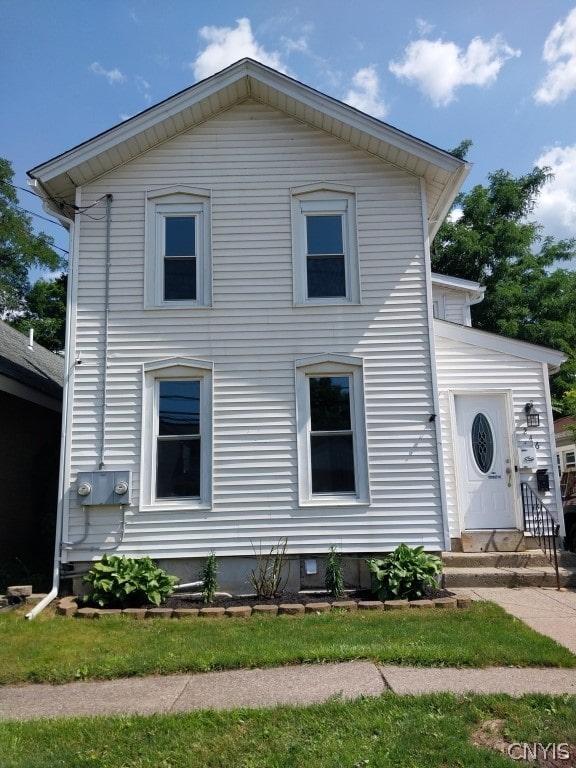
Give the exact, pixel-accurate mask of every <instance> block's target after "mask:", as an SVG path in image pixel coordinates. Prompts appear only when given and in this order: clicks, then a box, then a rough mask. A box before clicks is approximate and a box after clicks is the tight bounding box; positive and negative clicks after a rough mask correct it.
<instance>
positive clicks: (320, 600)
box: [56, 588, 471, 618]
mask: <svg viewBox="0 0 576 768" xmlns="http://www.w3.org/2000/svg"><path fill="white" fill-rule="evenodd" d="M470 602H471V598H470V597H468V596H463V595H460V596H458V597H456V596H455V595H454V594H453V593H452V592H449V591H448V590H445V589H431V588H428V589H426V591H425V594H424V595H423V597H422V598H420V599H419V600H386V601H381V600H375V599H374V596H373V594H372V593H371V592H369V591H368V590H357V591H349V592H346V593H345V594H344V595H343V596H342V597H341V598H334V597H332V596H331V595H329V594H328V593H327V592H286V593H284V594H282V595H280V596H279V597H275V598H268V599H266V598H262V597H258V596H256V595H239V596H232V597H230V596H224V595H217V596H216V597H215V598H214V600H213V602H211V603H204V602H202V599H201V597H200V596H199V595H198V594H188V595H187V594H180V595H178V594H176V595H172V596H171V597H169V598H167V599H166V600H165V601H164V602H163V603H162V605H160V606H159V607H156V606H152V605H147V606H141V607H137V608H125V609H120V608H116V609H104V608H100V607H98V606H95V605H88V604H86V603H83V602H82V601H80V600H78V599H77V598H76V597H64V598H61V599H60V600H59V602H58V606H57V609H56V612H57V613H58V614H59V615H64V616H78V617H79V618H99V617H100V616H107V615H117V614H124V615H127V616H132V617H134V618H154V617H156V618H187V617H194V616H206V617H213V618H217V617H220V616H229V617H239V618H248V617H250V616H257V615H260V616H262V615H265V616H281V615H292V616H298V615H303V614H307V613H308V614H309V613H316V614H320V613H327V612H329V611H333V610H341V611H378V610H380V611H391V610H404V609H410V608H412V609H423V608H439V609H450V608H467V607H468V606H469V605H470Z"/></svg>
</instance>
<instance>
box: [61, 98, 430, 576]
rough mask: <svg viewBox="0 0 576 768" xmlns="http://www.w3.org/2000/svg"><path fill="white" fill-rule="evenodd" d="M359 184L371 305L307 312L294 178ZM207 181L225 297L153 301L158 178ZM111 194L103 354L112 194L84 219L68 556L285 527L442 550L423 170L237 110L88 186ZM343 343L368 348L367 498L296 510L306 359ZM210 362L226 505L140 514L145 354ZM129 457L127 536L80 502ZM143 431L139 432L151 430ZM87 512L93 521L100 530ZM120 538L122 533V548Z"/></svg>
mask: <svg viewBox="0 0 576 768" xmlns="http://www.w3.org/2000/svg"><path fill="white" fill-rule="evenodd" d="M319 181H322V182H328V183H329V182H333V183H340V184H346V185H351V186H354V187H355V188H356V206H357V228H358V247H359V255H360V279H361V294H362V302H361V304H360V305H349V306H302V307H295V306H294V302H293V291H292V253H291V249H292V235H291V194H290V189H291V188H292V187H295V186H298V185H304V184H313V183H317V182H319ZM172 184H191V185H194V186H196V187H201V188H209V189H210V190H211V192H212V201H211V205H212V253H213V306H212V307H211V308H197V309H179V310H166V309H154V310H152V309H149V310H144V309H143V288H144V230H145V227H144V211H145V196H146V190H147V189H148V188H151V187H162V186H167V185H172ZM109 193H112V195H113V196H114V199H113V203H112V224H111V232H110V243H111V261H110V264H111V266H110V294H109V295H110V312H109V334H108V350H107V367H106V365H105V359H104V338H105V333H104V305H105V291H104V285H105V282H104V281H105V261H106V259H105V250H106V248H105V244H106V226H105V224H106V223H105V221H104V219H103V213H104V207H103V205H100V207H94V208H92V209H91V210H90V211H89V213H90V217H89V216H87V215H81V216H80V217H79V218H78V222H79V223H78V225H77V228H78V229H79V254H80V256H79V261H78V267H77V271H76V276H75V284H74V287H73V290H74V291H75V295H76V304H77V310H76V314H75V316H74V318H73V320H72V323H73V326H74V325H75V328H76V338H75V350H74V352H73V354H72V356H71V359H73V358H74V356H76V357H77V358H78V359H80V360H81V364H77V365H76V366H75V370H74V375H73V390H72V391H73V414H72V416H73V418H72V426H71V435H70V446H69V450H68V457H67V462H66V463H67V469H66V471H67V473H68V476H67V478H66V481H67V483H68V486H69V487H70V492H69V493H68V495H67V498H66V508H67V511H66V513H65V515H64V532H63V538H64V540H65V541H70V542H79V543H78V544H76V545H74V544H72V545H71V547H70V548H69V549H67V550H65V552H64V559H65V560H68V561H81V560H89V559H94V558H97V557H98V556H99V554H100V553H101V551H102V549H106V548H110V549H111V550H113V551H116V552H118V553H126V554H130V555H135V556H138V555H144V554H150V555H151V556H153V557H156V558H184V557H185V558H193V557H203V556H205V555H206V554H207V553H208V552H209V551H210V550H212V549H214V550H215V551H216V554H217V555H218V556H223V555H229V556H231V555H235V556H248V555H252V554H253V551H254V546H255V545H256V546H259V545H260V542H261V543H262V546H263V547H266V546H270V545H272V544H275V543H277V542H278V540H279V539H280V538H281V537H287V539H288V545H289V551H290V552H291V553H292V554H297V553H322V552H326V551H327V549H328V547H329V546H330V545H331V544H336V545H338V546H339V547H341V549H342V551H343V552H349V553H358V552H382V551H387V550H390V549H392V548H393V547H395V546H397V544H399V543H400V542H401V541H405V542H406V543H408V544H411V545H417V544H424V545H425V546H426V547H427V548H428V549H430V550H440V549H442V548H443V545H444V530H443V521H442V510H441V506H442V505H441V500H440V491H439V478H438V459H437V452H436V441H435V433H434V425H433V424H431V423H429V421H428V419H429V414H430V413H432V412H433V411H434V404H433V399H432V386H431V369H430V349H429V333H428V322H429V318H428V307H427V301H426V261H425V245H424V235H423V232H424V227H423V221H422V200H421V190H420V183H419V180H418V178H416V177H413V176H411V175H409V174H406V173H404V172H401V171H399V170H398V169H397V168H395V167H394V166H391V165H387V164H384V163H382V162H380V161H377V160H375V159H374V158H373V157H372V156H370V155H368V154H364V153H362V152H359V151H357V150H355V149H353V148H352V147H350V146H349V145H347V144H345V143H343V142H341V141H339V140H337V139H335V138H333V137H331V136H329V135H328V134H324V133H321V132H319V131H317V130H314V129H311V128H309V127H307V126H305V125H303V124H301V123H299V122H296V121H294V120H292V119H290V118H288V117H286V116H284V115H282V114H281V113H279V112H276V111H275V110H273V109H271V108H268V107H265V106H262V105H256V104H244V105H242V106H238V107H235V108H233V109H231V110H229V111H228V112H225V113H224V114H222V115H221V116H219V117H218V118H216V119H212V120H210V121H208V122H207V123H204V124H203V125H201V126H200V127H199V128H197V129H196V130H195V131H194V132H191V133H184V134H182V135H181V136H179V137H178V138H177V139H175V140H172V141H170V142H168V143H166V144H165V145H163V146H162V147H160V148H158V149H155V150H153V151H151V152H148V153H147V154H145V155H143V156H142V157H141V158H140V159H138V160H136V161H133V162H131V163H129V164H127V165H125V166H123V167H122V168H121V169H119V170H117V171H115V172H114V173H111V174H109V175H108V176H106V177H103V178H102V179H100V180H99V181H98V182H96V183H93V184H92V185H90V186H89V187H86V188H84V189H82V194H81V199H80V200H79V202H80V204H81V205H82V206H87V205H90V204H91V203H92V202H94V201H96V200H97V199H98V198H100V197H101V196H102V195H106V194H109ZM325 353H337V354H344V355H355V356H358V357H361V358H362V359H363V360H364V382H365V405H366V421H367V442H368V454H369V467H370V489H371V504H369V505H364V506H360V507H358V506H356V507H354V508H346V507H315V508H313V509H310V508H303V507H299V506H298V488H297V482H298V474H297V444H296V406H295V372H294V364H295V361H296V360H297V359H299V358H303V357H306V356H311V355H317V354H325ZM178 356H185V357H192V358H196V359H200V360H207V361H212V362H213V363H214V377H213V386H214V401H213V433H214V434H213V446H214V467H213V471H214V483H213V505H212V508H211V509H210V510H202V511H191V510H186V511H172V512H168V511H158V510H156V511H140V510H139V499H140V488H139V477H140V456H141V449H142V445H141V434H140V433H141V424H142V366H143V364H144V363H146V362H151V361H156V360H159V359H162V358H168V357H178ZM105 380H106V400H107V413H106V420H105V430H104V432H105V465H106V468H107V469H131V470H132V472H133V479H134V484H133V486H134V487H133V504H132V506H131V507H130V508H128V509H127V510H126V516H125V521H124V522H125V525H124V533H123V536H121V533H120V531H121V528H122V523H123V521H122V515H121V513H120V511H119V510H118V509H117V508H112V507H110V508H104V509H93V510H92V511H91V512H90V516H89V520H88V521H87V520H86V515H85V514H84V513H83V511H82V508H81V506H79V505H78V503H77V498H76V492H75V480H76V475H77V472H78V471H80V470H94V469H97V468H98V464H99V461H100V458H101V457H100V451H101V442H100V430H101V423H102V422H101V420H102V403H103V391H104V383H105ZM145 439H146V436H145ZM87 523H88V525H87ZM120 540H121V543H120V544H119V545H118V542H120Z"/></svg>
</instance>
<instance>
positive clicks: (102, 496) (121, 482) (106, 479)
mask: <svg viewBox="0 0 576 768" xmlns="http://www.w3.org/2000/svg"><path fill="white" fill-rule="evenodd" d="M76 495H77V497H78V503H79V504H82V505H83V506H93V507H94V506H109V505H110V506H114V505H116V506H117V505H119V504H130V503H131V500H132V499H131V497H132V472H131V471H130V470H105V469H101V470H98V471H96V472H78V478H77V481H76Z"/></svg>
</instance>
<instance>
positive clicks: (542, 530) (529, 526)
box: [520, 483, 560, 589]
mask: <svg viewBox="0 0 576 768" xmlns="http://www.w3.org/2000/svg"><path fill="white" fill-rule="evenodd" d="M520 488H521V490H522V512H523V513H524V531H526V532H527V533H531V534H532V536H535V537H536V538H537V539H538V542H539V544H540V547H541V548H542V551H543V552H544V554H545V555H546V557H547V558H548V560H549V561H550V564H551V565H552V567H553V568H554V570H555V572H556V587H557V589H560V572H559V570H558V552H557V550H556V537H557V536H558V531H559V530H560V526H559V525H558V523H557V522H556V520H555V519H554V517H553V516H552V513H551V512H550V510H549V509H548V507H547V506H546V505H545V504H544V503H543V502H542V500H541V499H540V498H539V497H538V496H537V495H536V494H535V493H534V491H533V490H532V488H530V486H529V485H528V483H520Z"/></svg>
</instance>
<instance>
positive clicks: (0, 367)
mask: <svg viewBox="0 0 576 768" xmlns="http://www.w3.org/2000/svg"><path fill="white" fill-rule="evenodd" d="M0 375H3V376H7V377H8V378H10V379H14V380H15V381H18V382H20V383H21V384H25V385H26V386H28V387H31V388H32V389H35V390H37V391H38V392H43V393H44V394H46V395H50V396H51V397H56V398H59V399H60V398H62V384H63V382H64V360H63V359H62V358H61V357H60V356H59V355H56V354H55V353H54V352H50V351H49V350H48V349H46V348H45V347H42V346H40V344H36V342H34V348H33V349H29V348H28V338H27V337H26V336H24V334H22V333H20V332H19V331H15V330H14V328H11V327H10V326H9V325H7V323H4V322H2V321H1V320H0Z"/></svg>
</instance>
